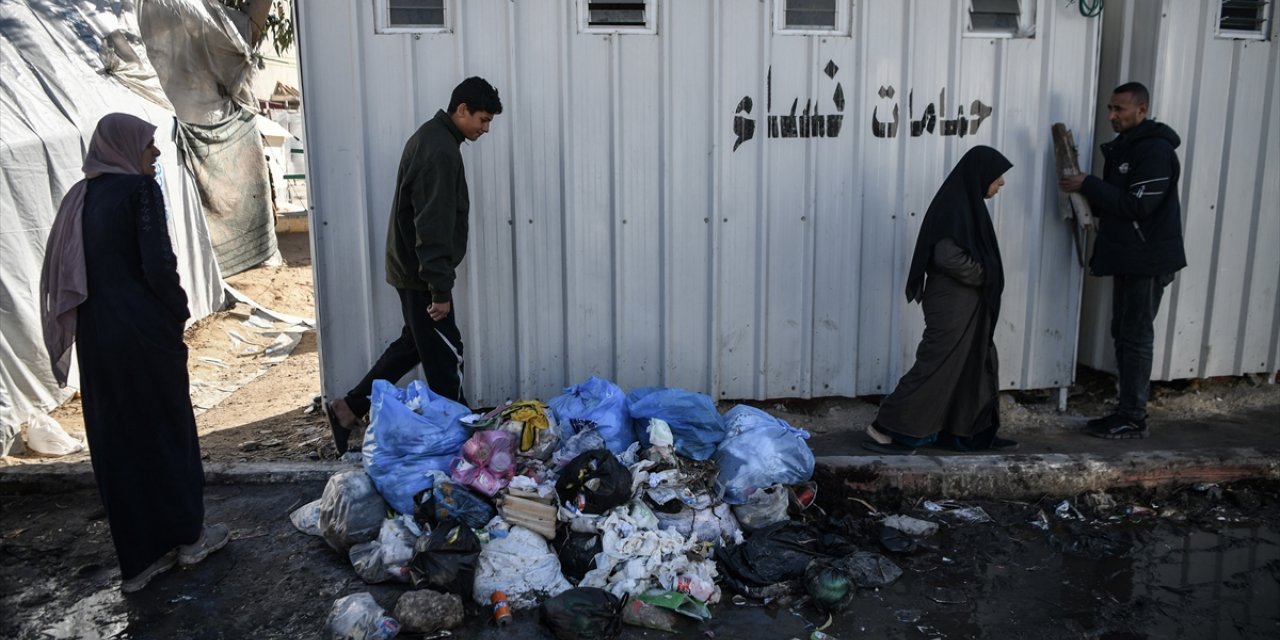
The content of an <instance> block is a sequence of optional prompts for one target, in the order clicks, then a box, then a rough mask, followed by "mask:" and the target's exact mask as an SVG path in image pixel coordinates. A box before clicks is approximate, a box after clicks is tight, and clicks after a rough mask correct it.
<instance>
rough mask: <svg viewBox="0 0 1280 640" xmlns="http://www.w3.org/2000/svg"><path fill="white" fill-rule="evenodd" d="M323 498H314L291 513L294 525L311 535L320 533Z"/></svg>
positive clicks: (290, 516) (290, 518)
mask: <svg viewBox="0 0 1280 640" xmlns="http://www.w3.org/2000/svg"><path fill="white" fill-rule="evenodd" d="M321 502H323V499H318V500H312V501H311V502H308V503H306V504H304V505H302V506H301V507H298V508H297V509H294V510H293V513H291V514H289V520H290V521H292V522H293V526H294V527H297V529H298V531H301V532H303V533H305V534H307V535H309V536H318V535H320V503H321Z"/></svg>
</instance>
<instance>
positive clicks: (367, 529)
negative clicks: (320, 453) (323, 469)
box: [320, 469, 387, 554]
mask: <svg viewBox="0 0 1280 640" xmlns="http://www.w3.org/2000/svg"><path fill="white" fill-rule="evenodd" d="M386 513H387V503H386V502H385V501H384V500H383V499H382V496H380V495H378V490H377V489H375V488H374V486H373V481H372V480H371V479H370V478H369V474H367V473H365V472H364V471H363V470H361V469H354V470H351V471H340V472H338V473H335V474H333V475H332V476H330V477H329V483H328V484H326V485H325V487H324V495H323V497H321V498H320V535H322V536H324V540H325V542H328V543H329V546H330V547H333V549H334V550H335V551H337V552H338V553H342V554H345V553H347V551H348V550H349V549H351V545H354V544H359V543H361V542H369V541H370V540H373V539H374V538H375V537H377V535H378V532H379V530H380V529H381V528H382V521H383V520H385V519H386Z"/></svg>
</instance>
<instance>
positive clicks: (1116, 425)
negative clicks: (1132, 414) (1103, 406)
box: [1088, 414, 1150, 440]
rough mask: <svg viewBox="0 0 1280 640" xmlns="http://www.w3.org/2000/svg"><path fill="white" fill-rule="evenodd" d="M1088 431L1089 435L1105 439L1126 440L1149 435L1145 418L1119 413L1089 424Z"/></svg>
mask: <svg viewBox="0 0 1280 640" xmlns="http://www.w3.org/2000/svg"><path fill="white" fill-rule="evenodd" d="M1088 432H1089V435H1091V436H1094V437H1096V438H1106V439H1107V440H1128V439H1132V438H1145V437H1147V436H1148V435H1150V432H1148V431H1147V419H1146V418H1129V417H1126V416H1122V415H1119V414H1115V415H1110V416H1107V417H1106V418H1104V419H1103V420H1101V421H1099V422H1098V423H1097V424H1093V425H1090V426H1089V427H1088Z"/></svg>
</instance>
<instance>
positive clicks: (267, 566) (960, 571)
mask: <svg viewBox="0 0 1280 640" xmlns="http://www.w3.org/2000/svg"><path fill="white" fill-rule="evenodd" d="M322 489H323V486H322V485H321V484H319V483H306V484H295V485H284V484H277V485H265V486H264V485H229V486H224V485H220V486H211V487H209V488H208V489H207V491H206V504H207V505H208V515H209V520H211V521H223V522H227V523H229V524H230V525H231V527H232V532H233V542H232V543H231V545H230V546H229V547H228V548H227V549H225V550H223V551H220V552H218V553H216V554H214V555H213V556H210V558H209V559H207V560H206V561H205V562H204V563H202V564H200V565H197V566H195V567H192V568H186V569H181V568H179V569H175V570H173V571H171V572H170V573H167V574H164V575H162V576H160V577H158V578H157V579H156V580H155V581H154V582H153V583H152V585H151V586H149V587H148V588H147V589H145V590H143V591H142V592H141V593H139V594H135V595H131V596H127V597H126V596H123V595H122V594H121V593H120V591H119V586H120V579H119V571H118V569H117V568H116V566H115V561H114V555H113V552H112V549H111V542H110V536H109V534H108V531H107V524H106V521H105V519H104V514H103V512H102V508H101V505H100V503H99V501H98V498H97V495H96V493H95V492H94V491H92V490H79V491H75V492H69V493H61V494H56V495H0V611H2V612H3V614H0V637H4V638H23V639H25V638H33V639H34V638H42V639H43V638H136V639H146V638H156V639H159V638H316V637H324V636H323V631H324V623H325V618H326V616H327V615H328V612H329V609H330V606H331V603H332V602H333V600H334V599H336V598H338V597H340V596H342V595H346V594H348V593H355V592H359V591H370V592H371V593H373V595H374V597H375V598H376V599H377V600H378V602H379V603H381V604H382V605H383V606H385V607H387V608H390V607H391V606H392V605H393V604H394V601H395V599H396V598H397V597H398V595H399V594H400V593H402V592H403V591H404V589H405V587H401V586H391V585H374V586H367V585H365V584H363V583H362V582H361V581H360V580H359V579H358V578H357V577H356V576H355V574H354V573H353V572H352V570H351V568H350V566H349V565H348V564H347V562H346V560H345V558H340V557H339V556H338V555H337V554H336V553H334V552H333V551H331V550H330V549H329V548H328V547H327V546H326V545H325V543H324V542H323V541H322V540H321V539H320V538H316V537H310V536H306V535H304V534H302V533H299V532H298V531H297V530H295V529H294V528H293V525H292V524H291V523H290V522H289V519H288V513H289V511H290V510H291V509H292V508H293V507H296V506H298V505H301V504H303V503H305V502H308V501H310V500H312V499H315V498H317V497H319V495H320V493H321V491H322ZM853 498H857V499H856V500H855V499H853ZM832 500H835V498H834V496H833V497H831V498H830V499H829V500H828V501H827V502H826V503H822V502H820V506H821V507H824V508H825V509H826V512H825V515H820V514H819V513H818V510H816V509H812V508H811V509H809V510H808V511H806V512H805V513H804V514H803V516H805V517H813V518H815V519H816V522H817V523H819V524H820V525H821V526H823V527H825V528H826V529H827V530H829V531H831V532H835V533H840V534H843V535H845V536H847V537H848V538H849V539H850V540H851V541H852V542H854V543H856V544H857V545H858V546H859V547H861V548H864V549H867V550H878V551H884V549H883V548H882V547H881V546H880V543H879V528H878V526H877V525H876V524H875V523H876V521H877V520H878V518H877V517H876V516H875V515H873V514H872V512H871V510H873V509H874V510H875V511H876V512H878V513H881V514H891V513H898V514H905V515H912V516H915V517H919V518H922V519H926V520H930V521H933V522H937V523H939V524H940V528H939V531H938V533H936V534H934V535H933V536H931V537H928V538H924V539H921V540H919V541H918V543H917V547H916V549H915V550H913V551H911V552H908V553H904V554H891V557H892V558H893V559H894V561H895V562H897V563H898V565H899V566H901V568H902V569H903V571H904V573H903V575H902V577H901V578H900V579H899V580H898V581H897V582H895V583H894V584H892V585H890V586H888V587H884V588H881V589H878V590H859V591H858V593H857V595H856V597H855V598H854V599H853V601H852V603H851V605H850V606H849V608H848V609H846V610H845V611H844V612H842V613H840V614H837V615H836V616H834V617H833V618H832V619H831V621H830V624H829V626H826V627H825V632H826V633H827V634H829V635H831V636H832V637H836V638H854V637H861V638H1113V639H1121V638H1275V637H1280V484H1278V483H1237V484H1232V485H1221V486H1219V485H1199V486H1194V487H1179V488H1176V489H1171V490H1164V491H1160V492H1140V491H1132V490H1125V491H1118V492H1113V493H1109V494H1105V495H1104V494H1095V495H1082V496H1067V497H1062V496H1058V497H1045V498H1044V499H1041V500H1038V501H1035V502H1021V503H1015V502H992V501H988V502H982V501H973V502H967V503H965V504H964V505H946V504H945V503H944V505H943V506H944V507H947V506H950V507H959V506H963V507H981V508H982V511H983V512H984V513H985V514H987V515H988V516H989V517H990V518H991V522H973V523H966V522H962V521H958V520H955V519H954V518H953V517H950V516H945V515H940V514H939V513H937V512H933V511H929V505H928V504H927V503H926V502H925V501H923V500H912V501H906V500H902V499H900V498H895V497H894V496H891V495H880V496H861V497H859V496H849V497H842V498H840V499H839V502H838V504H832V503H831V501H832ZM859 500H861V502H859ZM156 508H163V505H157V506H156ZM740 602H741V603H740V604H735V603H734V601H733V600H731V599H730V596H729V594H728V593H727V592H726V596H725V602H724V603H722V604H720V605H717V606H715V607H713V608H712V612H713V618H712V619H711V620H710V621H709V622H705V623H697V622H694V621H689V622H688V623H687V624H686V625H685V626H684V628H683V629H682V633H680V634H679V637H697V638H733V639H735V640H738V639H742V638H808V637H810V635H811V634H812V633H813V631H814V630H815V629H816V628H817V627H818V626H821V625H822V624H823V623H825V622H826V616H825V615H823V614H820V613H818V612H817V610H815V609H814V608H813V607H812V605H811V604H810V603H808V602H806V598H805V597H803V596H801V597H798V598H791V599H788V598H782V599H775V600H772V601H770V602H767V603H765V602H760V601H753V600H746V601H741V600H740ZM469 606H470V607H471V611H470V616H469V618H468V623H467V625H466V626H465V627H463V628H461V629H455V630H453V635H452V637H455V638H550V637H551V636H550V634H549V633H548V632H547V631H546V630H545V629H543V628H541V627H540V626H538V625H537V623H536V620H535V618H536V614H535V613H534V612H532V611H517V612H516V621H515V623H514V624H513V625H512V626H510V627H507V628H506V629H498V628H496V627H494V626H493V624H492V623H490V622H489V621H488V618H487V615H485V614H484V613H483V612H482V611H481V610H479V609H478V608H476V607H474V605H469ZM623 637H625V638H641V637H649V638H657V637H673V636H672V635H671V634H667V633H663V632H659V631H652V630H644V629H638V628H632V627H627V628H626V630H625V633H624V635H623Z"/></svg>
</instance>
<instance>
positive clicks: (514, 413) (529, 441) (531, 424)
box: [500, 400, 559, 459]
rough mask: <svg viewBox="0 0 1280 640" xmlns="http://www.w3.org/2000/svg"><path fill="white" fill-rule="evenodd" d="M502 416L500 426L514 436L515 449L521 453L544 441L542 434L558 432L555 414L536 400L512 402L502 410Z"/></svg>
mask: <svg viewBox="0 0 1280 640" xmlns="http://www.w3.org/2000/svg"><path fill="white" fill-rule="evenodd" d="M502 417H503V419H504V421H503V422H502V423H501V425H500V428H501V429H502V430H503V431H506V432H508V433H510V434H512V435H513V436H514V437H515V445H516V447H515V450H516V451H519V452H520V453H522V454H525V453H528V452H529V451H531V450H532V449H533V448H534V447H535V446H536V445H537V444H538V443H539V442H540V441H543V442H545V439H544V438H543V436H544V435H546V434H557V433H559V428H558V422H557V421H556V417H555V414H554V413H552V412H551V411H550V410H549V409H548V408H547V405H545V404H542V403H541V402H538V401H537V400H520V401H517V402H513V403H511V404H509V405H507V408H506V409H503V410H502ZM534 457H537V456H534ZM543 459H545V458H543Z"/></svg>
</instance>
